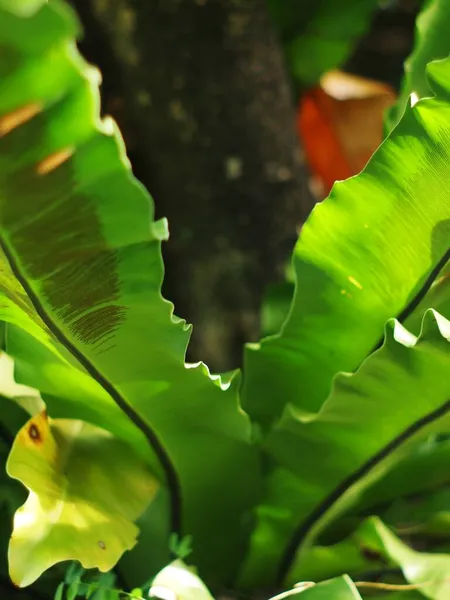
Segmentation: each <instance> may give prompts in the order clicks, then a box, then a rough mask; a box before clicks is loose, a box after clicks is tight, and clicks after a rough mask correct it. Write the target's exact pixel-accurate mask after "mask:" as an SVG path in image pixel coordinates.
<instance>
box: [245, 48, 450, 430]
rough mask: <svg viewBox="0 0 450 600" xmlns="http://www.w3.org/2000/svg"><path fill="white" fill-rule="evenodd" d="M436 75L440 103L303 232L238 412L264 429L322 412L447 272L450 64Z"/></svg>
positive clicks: (428, 106)
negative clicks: (344, 378) (389, 329)
mask: <svg viewBox="0 0 450 600" xmlns="http://www.w3.org/2000/svg"><path fill="white" fill-rule="evenodd" d="M441 70H445V72H446V73H447V80H446V81H447V84H446V85H447V95H443V94H442V89H443V88H439V89H437V88H436V89H437V92H438V93H439V94H440V95H439V96H438V97H436V98H433V99H425V100H423V101H421V102H419V103H418V104H416V105H415V106H414V107H412V108H411V107H410V108H408V109H407V111H406V113H405V115H404V117H403V118H402V120H401V122H400V123H399V125H398V126H397V127H396V128H395V130H394V131H393V132H392V133H391V135H390V136H389V137H388V138H387V139H386V140H385V142H384V143H383V144H382V145H381V146H380V148H379V149H378V150H377V152H376V153H375V154H374V156H373V157H372V159H371V161H370V162H369V163H368V165H367V167H366V168H365V169H364V171H363V172H362V173H361V174H360V175H358V176H356V177H353V178H351V179H349V180H348V181H345V182H338V183H337V184H336V185H335V186H334V188H333V190H332V192H331V194H330V196H329V197H328V198H327V199H326V200H325V201H324V202H323V203H321V204H319V205H317V206H316V208H315V209H314V210H313V212H312V214H311V216H310V217H309V219H308V221H307V222H306V224H305V225H304V227H303V228H302V231H301V234H300V238H299V240H298V243H297V245H296V248H295V252H294V258H293V261H294V268H295V272H296V292H295V295H294V299H293V302H292V306H291V311H290V314H289V316H288V318H287V320H286V322H285V324H284V327H283V329H282V331H281V333H280V334H279V335H275V336H273V337H270V338H267V339H265V340H263V341H262V342H261V344H260V345H253V346H250V347H249V348H248V349H247V352H246V355H245V367H246V368H245V370H244V373H245V380H244V386H243V402H244V408H246V409H247V410H248V411H249V412H250V414H251V415H252V416H253V417H254V418H255V419H257V420H258V421H260V422H261V423H262V424H263V425H268V424H269V423H271V422H272V421H273V419H274V418H275V417H277V416H278V415H280V414H281V412H282V410H283V407H284V406H285V405H286V404H287V403H292V404H293V405H294V406H296V407H298V408H302V409H304V410H309V411H316V410H317V409H319V408H320V406H321V405H322V403H323V402H324V400H325V398H326V397H327V396H328V394H329V392H330V389H331V383H332V379H333V377H334V376H335V374H336V373H338V372H339V371H346V372H352V371H354V370H355V369H357V368H358V366H359V365H360V364H361V363H362V361H363V360H364V358H365V357H366V356H367V355H368V354H369V353H370V352H371V351H373V349H374V348H376V347H377V346H378V345H379V343H380V341H381V339H382V336H383V328H384V326H385V323H386V321H387V320H388V319H389V318H392V317H400V318H404V315H405V311H406V310H407V307H408V305H409V304H410V303H411V302H412V301H413V300H414V298H415V297H416V295H417V294H418V293H419V292H420V290H421V288H422V286H424V285H425V284H427V283H428V281H429V278H430V277H431V278H432V277H433V276H435V275H436V274H437V272H438V271H439V270H440V268H441V267H442V266H443V264H444V263H445V262H446V258H447V257H448V256H449V236H450V203H449V202H448V186H447V181H448V178H449V177H450V128H449V122H450V102H449V97H448V93H449V90H450V60H447V61H445V63H443V64H442V65H441Z"/></svg>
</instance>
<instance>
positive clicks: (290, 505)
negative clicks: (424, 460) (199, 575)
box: [243, 311, 450, 583]
mask: <svg viewBox="0 0 450 600" xmlns="http://www.w3.org/2000/svg"><path fill="white" fill-rule="evenodd" d="M449 343H450V322H449V321H447V320H446V319H444V318H443V317H441V316H440V315H438V314H435V313H432V312H431V311H430V312H429V313H427V315H426V317H425V320H424V325H423V330H422V334H421V336H420V338H418V339H416V338H415V337H414V336H413V335H412V334H410V333H409V332H407V331H406V330H405V329H404V328H403V327H402V326H401V325H399V324H398V323H394V324H391V325H389V327H388V329H387V333H386V340H385V343H384V345H383V347H382V348H381V349H380V350H379V351H378V352H376V353H374V354H373V355H372V356H370V357H369V358H368V359H367V360H366V361H365V362H364V363H363V365H362V366H361V368H360V369H359V370H358V372H357V373H356V374H355V375H348V374H341V375H339V376H338V377H337V378H336V379H335V381H334V385H333V391H332V393H331V394H330V397H329V398H328V399H327V401H326V402H325V403H324V405H323V407H322V409H321V410H320V411H319V412H318V413H316V414H311V413H307V412H305V411H301V410H299V409H297V408H295V407H294V406H289V407H287V408H286V410H285V413H284V415H283V418H282V419H281V420H280V422H279V424H278V425H277V427H276V428H275V430H274V431H273V432H272V433H271V434H270V435H269V436H268V438H267V442H266V449H267V451H268V453H269V454H270V456H271V457H272V459H273V464H274V465H275V470H274V472H273V474H272V476H271V478H270V479H269V484H268V490H267V496H266V501H265V502H264V503H263V505H262V506H261V507H259V508H258V511H257V514H258V517H259V526H258V527H257V529H256V532H255V534H254V535H253V544H252V545H253V550H252V552H251V553H250V560H249V562H248V563H247V565H246V569H245V570H244V575H243V580H244V583H247V582H250V581H257V580H258V579H261V580H262V581H270V578H271V577H273V576H274V573H273V571H274V565H276V563H277V557H279V553H278V549H279V548H280V547H286V544H287V551H285V554H284V556H283V558H282V560H281V562H278V577H283V578H284V577H286V575H288V573H289V569H290V567H291V565H292V561H293V560H294V557H295V556H296V555H297V556H301V552H302V549H303V548H307V547H308V546H309V545H310V544H311V542H312V540H313V539H314V538H315V537H316V536H317V534H318V533H319V532H320V531H321V530H322V529H323V527H324V526H325V525H326V524H328V523H329V522H330V520H332V519H333V518H335V517H336V516H337V515H339V514H341V513H342V511H343V510H346V509H348V507H349V505H351V504H354V503H355V502H356V501H357V499H358V497H359V496H360V495H361V494H362V492H363V491H364V490H365V489H366V488H367V486H368V485H369V484H370V483H373V482H374V481H375V480H377V479H378V478H380V477H381V475H382V474H383V473H385V472H386V471H387V470H388V469H389V468H391V467H392V465H393V464H395V462H396V461H398V459H399V456H401V455H402V454H404V453H405V452H409V451H410V449H411V445H414V444H416V443H417V442H418V441H420V440H421V439H425V438H426V436H427V435H429V433H430V431H431V432H432V431H448V429H449V426H450V422H449V421H450V420H449V417H448V415H449V412H450V380H449V378H448V373H449V369H450V345H449ZM298 560H300V558H299V559H298ZM266 578H267V579H266ZM287 581H288V583H292V579H291V575H288V579H287Z"/></svg>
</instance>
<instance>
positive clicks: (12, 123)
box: [0, 102, 42, 138]
mask: <svg viewBox="0 0 450 600" xmlns="http://www.w3.org/2000/svg"><path fill="white" fill-rule="evenodd" d="M41 110H42V107H41V105H40V104H38V103H37V102H34V103H32V104H27V105H26V106H22V108H18V109H17V110H14V111H13V112H10V113H8V114H6V115H3V116H0V138H1V137H3V136H5V135H6V134H8V133H9V132H10V131H12V130H13V129H15V128H16V127H19V125H23V123H26V122H27V121H29V120H30V119H32V118H33V117H34V116H35V115H37V114H38V113H39V112H41Z"/></svg>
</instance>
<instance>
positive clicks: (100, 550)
mask: <svg viewBox="0 0 450 600" xmlns="http://www.w3.org/2000/svg"><path fill="white" fill-rule="evenodd" d="M7 471H8V474H9V475H10V476H11V477H13V478H15V479H18V480H19V481H21V482H22V483H23V484H24V485H25V486H26V487H27V488H28V490H29V492H30V493H29V496H28V499H27V501H26V502H25V504H24V505H23V506H22V507H21V508H20V509H19V510H18V511H17V512H16V515H15V517H14V530H13V535H12V538H11V541H10V546H9V566H10V574H11V579H12V580H13V582H14V583H15V584H16V585H19V586H21V587H22V586H26V585H29V584H30V583H33V582H34V581H35V580H36V579H37V578H38V577H39V576H40V575H41V574H42V573H43V571H45V570H46V569H48V568H49V567H50V566H52V565H54V564H55V563H57V562H61V561H64V560H79V561H80V562H81V563H82V565H83V566H84V567H85V568H87V569H89V568H93V567H97V568H99V569H100V570H101V571H108V570H109V569H112V567H113V566H114V565H115V564H116V562H117V561H118V560H119V558H120V556H121V555H122V554H123V552H125V551H126V550H129V549H130V548H132V547H133V546H134V544H135V543H136V538H137V534H138V528H137V527H136V525H135V524H134V521H135V520H136V519H137V518H138V517H139V515H140V514H141V513H142V512H143V511H144V509H145V508H146V506H147V505H148V504H149V503H150V502H151V500H152V498H153V497H154V495H155V493H156V491H157V489H158V483H157V481H156V480H155V478H154V476H153V475H152V474H151V473H150V471H149V470H148V467H147V466H146V465H145V463H144V462H143V461H142V460H141V459H140V458H138V457H137V456H136V454H135V453H134V452H133V451H131V450H130V449H129V448H128V447H127V446H126V444H124V443H123V442H120V441H118V440H116V439H114V438H113V436H112V435H111V434H110V433H108V432H106V431H104V430H101V429H99V428H97V427H94V426H92V425H89V424H87V423H84V422H82V421H75V420H66V419H56V420H49V418H48V417H47V415H46V414H45V413H41V414H39V415H37V416H35V417H33V418H32V419H30V421H28V423H26V424H25V425H24V427H23V428H22V429H21V431H20V432H19V433H18V435H17V437H16V439H15V441H14V444H13V447H12V450H11V453H10V456H9V458H8V462H7Z"/></svg>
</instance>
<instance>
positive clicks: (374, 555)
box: [361, 546, 384, 562]
mask: <svg viewBox="0 0 450 600" xmlns="http://www.w3.org/2000/svg"><path fill="white" fill-rule="evenodd" d="M361 554H362V556H363V557H364V558H365V559H366V560H370V561H374V562H375V561H382V562H384V557H383V555H382V554H381V552H378V551H377V550H373V549H372V548H367V547H365V546H363V547H362V548H361Z"/></svg>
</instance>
